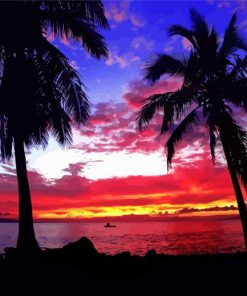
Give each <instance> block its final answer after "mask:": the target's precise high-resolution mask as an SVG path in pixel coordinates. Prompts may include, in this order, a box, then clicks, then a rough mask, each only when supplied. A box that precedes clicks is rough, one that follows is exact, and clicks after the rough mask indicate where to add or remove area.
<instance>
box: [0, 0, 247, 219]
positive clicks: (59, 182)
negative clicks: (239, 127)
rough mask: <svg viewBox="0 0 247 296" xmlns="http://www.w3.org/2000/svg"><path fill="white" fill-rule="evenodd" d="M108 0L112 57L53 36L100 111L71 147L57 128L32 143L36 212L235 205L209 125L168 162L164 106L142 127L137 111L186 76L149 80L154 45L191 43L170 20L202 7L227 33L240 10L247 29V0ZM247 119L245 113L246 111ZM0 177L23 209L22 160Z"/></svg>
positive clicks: (2, 210) (174, 213) (75, 215)
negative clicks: (55, 134) (37, 144)
mask: <svg viewBox="0 0 247 296" xmlns="http://www.w3.org/2000/svg"><path fill="white" fill-rule="evenodd" d="M103 3H104V5H105V11H106V17H107V19H108V21H109V24H110V30H109V31H106V30H104V31H101V33H102V34H103V35H104V37H105V39H106V42H107V44H108V47H109V53H110V54H109V59H108V60H100V61H98V60H95V59H93V58H91V57H89V55H88V54H86V52H85V51H84V49H83V48H82V47H81V46H80V45H79V44H77V43H75V42H73V41H72V40H68V39H66V38H61V39H58V38H54V36H52V34H48V36H47V38H48V40H49V41H50V42H51V43H52V44H54V45H55V46H57V47H58V48H59V49H60V50H61V51H62V52H63V53H65V54H66V55H67V56H68V57H69V58H70V61H71V65H72V66H73V67H74V68H75V69H76V70H77V71H78V72H79V73H80V75H81V78H82V80H83V82H84V84H85V85H86V87H87V94H88V96H89V99H90V102H91V105H92V114H91V119H90V121H89V122H88V124H87V126H85V127H83V128H80V130H79V129H78V128H76V127H74V128H73V139H74V142H73V144H72V145H71V146H70V147H67V148H62V147H60V146H59V145H58V144H56V143H55V140H54V139H52V138H51V139H50V141H49V146H48V147H47V149H46V150H45V151H44V150H42V149H41V148H40V149H31V150H28V151H27V164H28V171H29V181H30V188H31V192H32V201H33V211H34V218H35V219H37V220H38V219H40V220H41V219H87V218H91V219H92V218H95V219H97V218H102V217H115V218H116V217H123V216H124V217H125V218H131V219H133V217H140V219H144V218H145V217H151V218H155V217H156V218H157V217H159V218H162V219H167V218H169V217H188V216H189V217H195V216H203V217H204V216H213V215H217V216H219V215H220V216H221V217H222V215H232V214H236V213H237V211H236V203H235V197H234V192H233V189H232V186H231V180H230V177H229V173H228V171H227V169H226V166H225V163H224V160H223V159H222V158H220V157H219V158H218V160H217V162H216V165H213V164H212V161H211V158H210V153H209V147H208V143H209V140H208V136H207V133H206V130H205V129H204V127H203V126H199V127H198V128H197V129H196V130H195V131H194V132H190V133H189V134H187V136H186V137H185V138H184V140H183V142H182V143H180V144H179V146H178V148H177V151H176V154H175V157H174V161H173V166H172V169H171V170H169V172H168V171H167V166H166V156H165V150H164V145H165V141H166V139H167V138H168V136H169V133H168V134H167V135H164V136H160V133H159V128H160V127H159V124H160V119H161V118H160V116H157V117H155V118H154V120H153V121H152V122H151V124H150V126H149V127H148V128H147V129H146V130H145V131H143V132H139V131H138V130H137V127H136V123H135V119H136V116H137V111H138V109H139V108H140V107H141V106H142V104H143V101H144V99H145V98H147V97H148V96H150V95H152V94H155V93H160V92H167V91H173V90H176V89H178V88H179V86H180V81H178V80H176V79H174V78H171V77H170V78H167V79H166V80H164V79H163V80H161V81H159V82H158V83H157V84H155V85H154V86H150V85H148V84H147V82H146V81H144V80H143V70H142V69H143V65H144V64H145V62H146V61H147V60H148V59H150V58H151V57H152V55H153V54H154V53H169V54H177V53H180V52H183V53H188V51H189V50H190V44H189V43H188V42H186V40H184V39H182V38H179V37H168V36H167V29H168V27H169V26H170V25H172V24H174V23H178V24H181V25H183V26H186V27H189V26H190V19H189V9H190V8H192V7H193V8H196V9H197V10H198V11H199V12H200V13H201V14H202V15H203V16H205V18H206V19H207V21H208V23H209V24H210V25H214V26H215V28H216V30H217V31H218V32H219V33H220V35H221V36H223V32H224V29H225V28H226V26H227V24H228V22H229V20H230V18H231V16H232V14H233V13H234V12H235V11H237V12H238V24H239V27H240V29H241V31H242V33H243V34H246V32H247V18H246V16H245V15H246V11H247V2H245V1H213V0H208V1H103ZM239 116H240V115H239ZM241 116H242V115H241ZM241 119H242V121H243V122H246V118H245V117H243V116H242V118H241ZM0 186H1V187H0V188H1V191H0V218H17V213H18V194H17V192H18V188H17V181H16V175H15V166H14V161H11V162H9V163H4V164H2V165H1V175H0ZM224 217H225V216H224ZM116 219H117V218H116Z"/></svg>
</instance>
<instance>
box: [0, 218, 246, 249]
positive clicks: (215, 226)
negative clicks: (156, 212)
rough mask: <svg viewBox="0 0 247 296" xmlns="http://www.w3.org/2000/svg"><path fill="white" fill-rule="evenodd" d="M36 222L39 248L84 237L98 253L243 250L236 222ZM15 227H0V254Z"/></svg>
mask: <svg viewBox="0 0 247 296" xmlns="http://www.w3.org/2000/svg"><path fill="white" fill-rule="evenodd" d="M115 224H117V227H116V228H104V227H103V224H101V223H37V224H35V231H36V234H37V239H38V241H39V243H40V245H41V247H47V248H55V247H61V246H62V245H64V244H66V243H68V242H70V241H73V240H76V239H79V238H80V237H81V236H87V237H88V238H89V239H91V240H92V241H93V243H94V244H95V247H96V248H97V249H98V251H99V252H104V253H108V254H114V253H117V252H122V251H126V250H128V251H130V252H131V253H132V254H139V255H143V254H145V253H146V252H147V251H148V250H150V249H156V251H157V252H158V253H166V254H191V253H206V252H208V253H218V252H236V251H238V250H239V251H244V241H243V237H242V231H241V225H240V222H239V221H237V220H236V221H235V220H234V221H208V222H207V221H203V222H198V221H196V222H152V223H150V222H144V223H140V222H139V223H137V222H135V223H115ZM17 230H18V225H17V224H15V223H4V224H0V252H2V251H3V248H4V247H6V246H15V243H16V239H17Z"/></svg>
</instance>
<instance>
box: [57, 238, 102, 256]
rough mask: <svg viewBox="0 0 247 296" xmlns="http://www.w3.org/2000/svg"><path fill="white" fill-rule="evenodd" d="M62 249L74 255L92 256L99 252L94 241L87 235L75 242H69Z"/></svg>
mask: <svg viewBox="0 0 247 296" xmlns="http://www.w3.org/2000/svg"><path fill="white" fill-rule="evenodd" d="M62 249H63V251H65V252H66V253H69V254H70V255H71V256H73V257H76V256H79V257H92V256H95V255H97V254H98V251H97V250H96V248H95V247H94V245H93V243H92V242H91V241H90V240H89V239H88V238H87V237H85V236H83V237H81V238H80V239H79V240H77V241H75V242H71V243H68V244H67V245H65V246H63V248H62Z"/></svg>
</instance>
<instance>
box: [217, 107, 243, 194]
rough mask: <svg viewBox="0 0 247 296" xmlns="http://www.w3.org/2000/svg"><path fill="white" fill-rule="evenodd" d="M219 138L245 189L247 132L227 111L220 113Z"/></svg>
mask: <svg viewBox="0 0 247 296" xmlns="http://www.w3.org/2000/svg"><path fill="white" fill-rule="evenodd" d="M219 134H220V140H221V142H222V145H223V147H224V150H225V153H228V155H229V157H230V159H231V163H232V165H233V168H234V170H235V173H236V174H237V176H238V178H239V179H240V181H241V183H242V184H243V186H244V188H245V190H246V191H247V174H246V171H247V132H246V130H245V129H243V128H242V127H241V126H240V125H239V124H238V123H237V122H236V120H235V119H234V118H233V117H232V115H231V114H229V113H228V112H224V113H222V114H221V121H220V124H219Z"/></svg>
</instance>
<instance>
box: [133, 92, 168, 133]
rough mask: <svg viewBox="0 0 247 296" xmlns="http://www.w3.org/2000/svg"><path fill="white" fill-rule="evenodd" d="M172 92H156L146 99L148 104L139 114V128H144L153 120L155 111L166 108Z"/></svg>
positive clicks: (137, 120)
mask: <svg viewBox="0 0 247 296" xmlns="http://www.w3.org/2000/svg"><path fill="white" fill-rule="evenodd" d="M170 94H171V93H166V94H156V95H153V96H150V97H149V98H148V99H147V100H146V104H145V105H144V106H143V107H142V108H141V110H140V111H139V112H138V114H137V118H136V122H137V126H138V128H139V130H143V129H144V128H145V127H146V126H147V124H148V123H149V122H150V121H151V120H152V118H153V116H154V115H155V113H156V112H157V111H159V110H161V109H163V108H164V105H165V103H166V102H167V101H168V100H169V97H170Z"/></svg>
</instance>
